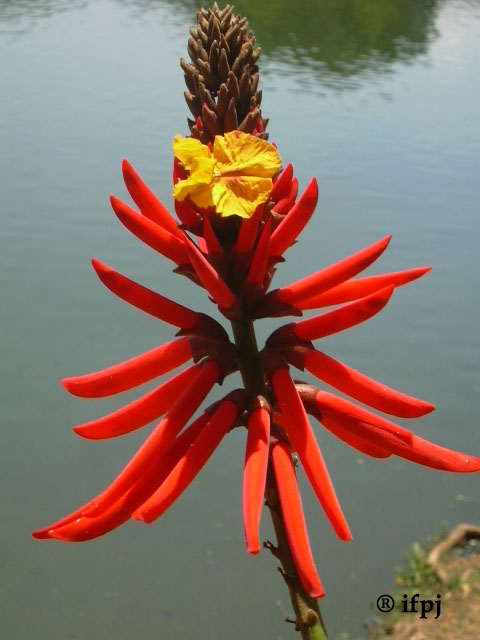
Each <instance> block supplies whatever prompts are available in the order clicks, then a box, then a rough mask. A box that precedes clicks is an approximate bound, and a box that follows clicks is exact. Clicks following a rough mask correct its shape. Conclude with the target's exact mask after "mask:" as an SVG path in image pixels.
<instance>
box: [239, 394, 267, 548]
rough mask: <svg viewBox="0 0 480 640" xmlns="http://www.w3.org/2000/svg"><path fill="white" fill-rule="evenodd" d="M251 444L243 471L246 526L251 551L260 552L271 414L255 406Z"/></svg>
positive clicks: (246, 540)
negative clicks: (261, 518)
mask: <svg viewBox="0 0 480 640" xmlns="http://www.w3.org/2000/svg"><path fill="white" fill-rule="evenodd" d="M247 426H248V434H247V447H246V450H245V466H244V471H243V494H242V495H243V529H244V532H245V542H246V544H247V551H248V553H258V552H259V551H260V540H259V537H258V527H259V525H260V517H261V514H262V506H263V494H264V493H265V482H266V479H267V466H268V443H269V439H270V413H269V411H268V410H267V409H265V408H262V407H258V408H255V409H254V410H253V411H252V412H251V413H250V415H249V416H248V425H247Z"/></svg>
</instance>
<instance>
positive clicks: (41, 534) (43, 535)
mask: <svg viewBox="0 0 480 640" xmlns="http://www.w3.org/2000/svg"><path fill="white" fill-rule="evenodd" d="M94 504H95V498H94V499H93V500H90V502H87V503H86V504H84V505H83V506H82V507H79V508H78V509H76V510H75V511H74V512H73V513H70V514H69V515H68V516H65V517H64V518H62V519H61V520H57V521H56V522H54V523H53V524H51V525H49V526H48V527H44V528H43V529H38V530H37V531H33V532H32V536H33V537H34V538H36V539H37V540H48V538H51V535H50V533H49V532H50V531H52V529H56V528H58V527H62V526H63V525H65V524H69V523H70V522H73V521H74V520H76V519H77V518H80V517H81V516H82V514H83V513H84V511H85V510H86V509H88V508H89V507H91V506H92V505H94Z"/></svg>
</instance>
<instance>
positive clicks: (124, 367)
mask: <svg viewBox="0 0 480 640" xmlns="http://www.w3.org/2000/svg"><path fill="white" fill-rule="evenodd" d="M191 358H192V351H191V348H190V339H189V338H188V337H184V338H179V339H177V340H172V341H171V342H167V343H166V344H162V345H161V346H159V347H155V349H151V350H150V351H146V352H145V353H141V354H140V355H139V356H135V357H134V358H130V360H125V361H124V362H120V363H119V364H115V365H113V366H112V367H108V369H102V370H101V371H96V372H95V373H87V374H86V375H83V376H76V377H71V378H64V379H63V380H62V386H63V388H64V389H65V390H66V391H68V392H69V393H71V394H72V395H74V396H77V397H79V398H104V397H105V396H112V395H114V394H116V393H121V392H122V391H127V390H128V389H133V388H134V387H138V386H139V385H141V384H144V383H145V382H148V381H149V380H153V378H157V377H158V376H161V375H163V374H164V373H168V372H169V371H172V369H176V368H177V367H179V366H180V365H182V364H184V363H185V362H187V360H190V359H191Z"/></svg>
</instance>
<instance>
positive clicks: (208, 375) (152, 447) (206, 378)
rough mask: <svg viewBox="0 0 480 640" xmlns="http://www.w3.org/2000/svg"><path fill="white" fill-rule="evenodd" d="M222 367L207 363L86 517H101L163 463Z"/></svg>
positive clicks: (208, 361) (211, 361) (212, 362)
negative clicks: (151, 469) (148, 473)
mask: <svg viewBox="0 0 480 640" xmlns="http://www.w3.org/2000/svg"><path fill="white" fill-rule="evenodd" d="M220 373H221V371H220V367H219V365H218V364H217V363H216V362H215V361H213V360H207V361H206V362H205V364H204V365H203V366H202V368H201V369H200V371H199V372H198V373H197V375H196V376H195V378H194V379H193V380H192V382H191V383H190V384H189V385H188V386H187V387H186V388H185V389H184V391H183V393H182V394H181V395H180V396H179V397H178V398H177V400H176V401H175V404H174V405H173V407H172V408H171V409H170V411H169V412H168V414H167V416H166V417H165V418H164V419H163V420H162V421H161V422H160V424H158V425H157V426H156V427H155V429H154V430H153V431H152V433H151V434H150V436H149V437H148V438H147V439H146V440H145V442H144V443H143V445H142V446H141V447H140V449H139V450H138V451H137V453H136V454H135V455H134V456H133V458H132V459H131V460H130V462H129V463H128V464H127V466H126V467H125V468H124V469H123V471H121V473H120V474H119V475H118V476H117V478H116V479H115V480H114V481H113V482H112V484H111V485H110V486H109V487H108V489H106V490H105V491H104V492H103V493H102V494H101V495H100V496H99V497H98V498H97V500H96V502H95V505H94V507H92V508H90V509H89V510H88V511H87V512H86V513H85V515H88V516H92V515H98V514H100V513H102V512H103V511H105V510H106V509H108V508H109V507H111V506H112V505H113V504H114V503H115V502H116V501H117V500H118V499H119V498H120V497H121V496H122V495H123V494H124V493H126V492H127V491H128V490H129V489H130V488H131V487H132V486H133V484H134V483H135V482H136V481H137V480H138V479H139V478H140V476H141V475H142V474H143V473H145V471H147V470H148V468H149V467H150V466H151V465H152V464H154V463H155V462H156V461H157V460H159V459H160V458H161V457H162V455H163V453H164V452H165V451H166V449H167V448H168V447H169V446H170V445H171V444H172V442H173V441H174V439H175V437H176V435H177V433H178V432H179V431H180V430H181V429H182V428H183V426H184V425H185V423H186V422H187V421H188V420H189V419H190V418H191V417H192V415H193V414H194V413H195V411H196V410H197V409H198V407H199V406H200V404H201V403H202V402H203V400H204V399H205V397H206V396H207V394H208V392H209V391H210V389H211V388H212V387H213V385H214V384H215V382H216V381H217V380H218V378H219V376H220Z"/></svg>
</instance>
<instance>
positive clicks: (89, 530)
mask: <svg viewBox="0 0 480 640" xmlns="http://www.w3.org/2000/svg"><path fill="white" fill-rule="evenodd" d="M190 32H191V37H190V39H189V42H188V52H189V55H190V59H191V63H187V62H185V60H183V59H181V67H182V69H183V72H184V74H185V81H186V84H187V89H188V90H187V92H186V93H185V99H186V102H187V105H188V107H189V109H190V111H191V114H192V118H188V125H189V129H190V131H189V135H188V136H187V137H183V136H182V135H176V136H175V138H174V141H173V155H174V159H173V171H172V182H173V198H174V206H175V212H176V216H177V218H178V220H179V222H177V219H176V218H175V217H174V216H172V215H171V214H170V213H169V211H168V210H167V209H166V207H165V206H164V205H163V204H162V203H161V202H160V201H159V200H158V198H157V197H156V196H155V195H154V193H153V191H152V190H151V189H150V188H149V187H148V186H147V185H146V184H145V182H143V181H142V179H141V178H140V177H139V176H138V175H137V173H136V172H135V170H134V169H133V168H132V167H131V165H130V164H129V163H128V162H127V161H126V160H124V161H123V164H122V171H123V176H124V180H125V184H126V187H127V190H128V192H129V193H130V195H131V197H132V199H133V201H134V203H135V205H132V207H131V206H129V205H128V204H126V203H125V202H122V201H121V200H119V199H118V198H116V197H115V196H111V204H112V208H113V210H114V212H115V214H116V215H117V217H118V218H119V220H120V222H121V223H122V224H123V225H124V226H125V227H126V228H127V229H128V230H129V231H130V232H131V233H132V234H133V235H135V236H136V237H137V238H138V239H139V240H141V241H142V242H143V243H145V244H146V245H148V246H149V247H151V248H152V249H154V250H155V251H157V252H159V253H160V254H162V255H163V256H165V257H166V258H167V259H168V260H171V261H172V262H173V263H174V264H175V268H174V273H175V274H180V275H183V276H185V277H187V278H188V279H189V280H191V281H192V282H193V283H194V284H196V285H199V286H202V287H203V288H204V289H205V290H206V292H207V294H208V296H209V298H210V300H211V301H213V302H215V303H216V304H217V306H218V308H219V310H220V311H221V313H223V315H224V316H225V317H226V318H227V319H229V320H230V321H231V330H232V332H231V333H232V336H233V338H232V342H231V341H230V338H229V336H228V334H227V332H226V330H225V329H224V328H223V327H222V326H221V324H219V323H218V322H217V321H216V320H214V319H213V318H211V317H210V316H208V315H205V314H203V313H199V312H196V311H194V310H192V309H189V308H187V307H185V306H183V305H181V304H178V303H176V302H174V301H172V300H170V299H169V298H166V297H164V296H163V295H160V294H159V293H156V292H155V291H152V290H150V289H148V288H146V287H144V286H142V285H140V284H138V283H136V282H134V281H133V280H130V279H129V278H127V277H125V276H124V275H122V274H120V273H118V272H117V271H114V270H113V269H111V268H110V267H108V266H107V265H105V264H103V263H101V262H99V261H98V260H92V264H93V267H94V269H95V271H96V273H97V275H98V277H99V278H100V280H101V281H102V282H103V284H104V285H105V286H106V287H107V288H108V289H109V290H110V291H111V292H112V293H113V294H115V295H116V296H117V297H119V298H120V299H122V300H123V301H125V302H127V303H128V304H130V305H132V306H134V307H136V308H137V309H140V310H141V311H143V312H145V313H148V314H149V315H151V316H153V317H154V318H157V319H158V320H161V321H163V322H166V323H167V324H171V325H173V326H174V327H176V329H177V334H176V336H177V339H176V340H173V341H171V342H169V343H167V344H163V345H161V346H159V347H156V348H155V349H151V350H150V351H147V352H146V353H142V354H140V355H138V356H136V357H134V358H130V359H128V360H126V361H124V362H120V363H119V364H116V365H113V366H110V367H107V368H106V369H103V370H101V371H97V372H94V373H90V374H87V375H82V376H77V377H69V378H65V379H64V380H63V381H62V384H63V386H64V388H65V389H66V390H67V391H68V392H70V393H72V394H73V395H76V396H78V397H83V398H101V397H106V396H112V395H115V394H117V393H122V392H124V391H127V390H129V389H132V388H134V387H137V386H139V385H142V384H144V383H146V382H148V381H151V380H153V379H155V378H157V377H158V376H161V375H163V374H165V373H167V372H170V371H174V370H175V369H177V368H178V367H181V365H184V364H185V363H187V362H189V361H190V362H189V364H187V365H186V366H185V367H182V370H181V371H180V372H178V371H177V372H176V374H172V377H170V379H168V380H161V381H160V382H157V383H156V385H155V386H154V388H153V389H149V390H147V391H146V392H145V391H144V392H143V394H142V395H141V397H139V398H138V399H136V400H134V401H129V402H128V403H127V404H126V405H125V406H123V407H121V408H118V409H116V410H114V411H112V412H110V413H109V414H108V415H106V416H103V417H99V418H97V419H94V420H90V421H89V422H87V423H84V424H79V425H76V426H75V427H74V431H75V433H76V434H77V435H79V436H81V437H84V438H87V439H91V440H103V439H106V438H113V437H116V436H122V435H124V434H127V433H130V432H132V431H134V430H136V429H139V428H141V427H143V426H144V425H147V424H148V423H150V422H153V421H158V420H160V422H159V423H158V424H156V426H154V427H153V428H152V430H151V432H150V435H148V437H146V439H145V441H144V443H143V445H142V446H141V447H140V448H139V449H138V450H137V452H136V453H135V454H134V455H133V457H131V459H130V461H129V462H128V464H126V466H125V467H124V468H123V470H121V471H120V473H119V474H118V475H117V476H116V478H114V479H113V482H111V484H110V485H109V486H108V487H107V488H106V489H105V490H104V491H103V492H102V493H101V494H100V495H98V496H96V497H95V498H94V499H93V500H90V501H89V502H87V503H86V504H84V505H83V506H82V507H80V508H79V509H77V510H76V511H74V512H73V513H70V514H69V515H67V516H65V517H64V518H62V519H61V520H58V521H57V522H55V523H54V524H52V525H50V526H48V527H45V528H43V529H40V530H38V531H35V532H34V533H33V535H34V537H36V538H38V539H48V538H56V539H58V540H63V541H67V542H79V541H83V540H90V539H92V538H95V537H98V536H101V535H104V534H106V533H108V532H109V531H112V530H113V529H115V528H116V527H118V526H119V525H121V524H122V523H123V522H125V521H126V520H127V519H129V518H133V519H136V520H142V521H144V522H147V523H149V522H152V521H153V520H155V519H156V518H158V517H159V516H161V515H162V514H163V513H164V512H165V511H166V510H167V509H168V508H169V506H170V505H171V504H172V503H173V502H174V501H175V500H176V499H177V498H178V497H179V496H180V495H181V494H182V493H183V491H184V490H185V489H186V488H187V487H188V486H189V484H190V483H191V482H192V481H193V479H194V478H195V477H196V475H197V474H198V473H199V471H200V470H201V469H202V467H203V466H204V465H205V463H206V462H207V460H208V459H209V458H210V456H211V455H212V454H213V452H214V450H215V449H216V447H217V446H218V445H219V443H220V442H221V440H222V438H223V437H224V436H225V435H226V433H227V432H228V431H229V430H230V429H233V428H234V427H236V426H239V425H242V426H247V438H246V448H245V462H244V473H243V487H242V515H243V526H244V533H245V541H246V547H247V551H248V552H249V553H253V554H255V553H258V551H259V550H260V539H259V525H260V518H261V512H262V501H263V495H265V496H266V499H267V501H268V506H269V507H270V511H271V515H272V518H273V523H274V526H275V531H276V533H277V538H278V547H276V548H275V547H273V545H271V549H272V551H273V552H274V555H276V556H277V557H278V558H279V559H280V561H281V563H282V566H283V568H284V571H285V573H284V574H283V575H284V577H285V578H286V581H287V582H288V586H289V590H290V592H291V598H292V602H295V601H296V602H297V604H298V606H296V605H294V608H295V611H296V613H297V620H296V623H297V630H302V633H303V631H304V630H305V632H307V628H308V632H310V631H311V632H312V634H311V635H312V637H313V635H315V637H316V634H315V632H316V631H320V626H323V625H322V624H321V616H320V614H319V611H318V609H317V608H316V606H315V604H314V602H313V600H312V599H313V598H319V597H322V596H323V594H324V592H323V587H322V585H321V583H320V580H319V578H318V575H317V571H316V568H315V565H314V562H313V558H312V553H311V550H310V545H309V541H308V536H307V531H306V527H305V520H304V516H303V511H302V505H301V499H300V494H299V490H298V486H297V482H296V477H295V469H294V465H293V462H292V452H294V451H296V452H297V453H298V458H299V461H300V463H301V464H302V466H303V468H304V470H305V473H306V475H307V477H308V480H309V482H310V484H311V486H312V489H313V491H314V493H315V495H316V497H317V498H318V500H319V502H320V504H321V505H322V508H323V510H324V511H325V514H326V516H327V518H328V520H329V521H330V523H331V525H332V527H333V529H334V531H335V533H336V535H337V536H338V537H339V538H340V539H341V540H345V541H347V540H350V539H351V534H350V530H349V528H348V525H347V522H346V520H345V517H344V515H343V513H342V510H341V508H340V505H339V503H338V500H337V497H336V495H335V491H334V488H333V486H332V482H331V480H330V477H329V474H328V470H327V467H326V465H325V462H324V459H323V457H322V453H321V451H320V448H319V446H318V444H317V442H316V440H315V436H314V433H313V430H312V427H311V425H310V422H309V419H308V417H307V412H308V413H309V414H311V415H313V416H314V417H315V418H316V419H317V420H318V421H320V422H321V424H322V425H323V426H324V427H325V428H326V429H327V430H329V431H330V432H331V433H332V434H333V435H334V436H336V437H337V438H339V439H341V440H342V441H343V442H345V443H346V444H347V445H348V446H350V447H352V448H353V449H355V450H356V451H359V452H361V453H362V454H364V455H367V456H371V457H373V458H377V459H386V458H388V457H390V456H392V455H395V456H399V457H402V458H404V459H406V460H410V461H412V462H415V463H418V464H422V465H425V466H428V467H432V468H434V469H440V470H444V471H451V472H460V473H468V472H479V471H480V458H476V457H472V456H468V455H467V454H463V453H458V452H456V451H451V450H449V449H446V448H443V447H439V446H437V445H434V444H432V443H430V442H428V441H426V440H422V439H421V438H418V437H417V436H415V435H413V433H412V431H410V430H409V429H405V428H404V427H401V426H398V425H396V424H394V423H393V422H390V421H389V420H386V419H385V418H383V417H381V416H379V415H376V414H375V413H373V412H372V411H370V410H367V409H365V408H362V407H360V406H357V405H356V404H354V403H352V402H350V401H348V400H346V399H344V398H342V397H337V396H335V395H333V394H331V393H328V392H325V391H320V390H318V389H316V388H315V387H313V386H311V385H307V384H304V383H301V382H294V380H293V379H292V378H291V377H290V373H289V364H291V365H293V366H295V367H297V368H298V369H300V370H301V371H304V370H306V371H309V372H310V373H311V374H313V375H315V376H316V377H317V378H319V379H320V380H321V381H322V382H324V383H326V384H327V385H330V386H331V387H334V388H335V389H337V390H339V391H340V392H342V393H343V394H345V395H348V396H350V397H351V398H353V399H355V400H356V401H358V402H360V403H363V404H364V405H367V406H368V407H371V408H372V409H373V410H378V411H382V412H385V413H387V414H391V415H393V416H398V417H401V418H417V417H420V416H422V415H425V414H427V413H429V412H430V411H432V410H433V408H434V407H433V405H431V404H429V403H427V402H424V401H422V400H419V399H417V398H413V397H410V396H407V395H405V394H403V393H400V392H398V391H396V390H394V389H390V388H388V387H386V386H384V385H382V384H381V383H379V382H377V381H375V380H373V379H371V378H368V377H367V376H365V375H363V374H362V373H360V372H358V371H356V370H355V369H352V368H351V367H349V366H347V365H345V364H343V363H342V362H340V361H338V360H335V359H334V358H331V357H330V356H327V355H326V354H325V353H322V352H321V351H317V350H316V349H315V348H314V347H313V344H312V341H314V340H317V339H320V338H324V337H326V336H330V335H333V334H335V333H337V332H340V331H343V330H346V329H349V328H351V327H353V326H355V325H357V324H359V323H361V322H363V321H365V320H368V319H369V318H371V317H373V316H374V315H375V314H376V313H378V312H379V311H380V310H381V309H382V308H383V307H384V306H385V304H386V303H387V302H388V300H389V298H390V296H391V295H392V292H393V289H394V288H396V287H399V286H403V285H406V284H408V283H409V282H412V281H413V280H415V279H417V278H419V277H421V276H422V275H424V274H425V273H427V272H428V271H429V270H430V269H429V268H428V267H423V268H417V269H408V270H406V271H399V272H391V273H385V274H382V275H377V276H370V277H363V278H358V274H360V273H361V272H362V271H363V270H364V269H366V268H367V267H369V266H370V264H372V263H373V261H374V260H376V259H377V258H378V257H379V256H380V255H381V253H382V252H383V251H384V250H385V248H386V247H387V245H388V243H389V241H390V236H387V237H386V238H383V239H382V240H380V241H378V242H376V243H375V244H372V245H370V246H368V247H366V248H364V249H362V250H361V251H358V252H356V253H354V254H353V255H350V256H348V257H346V258H344V259H343V260H340V261H338V262H336V263H335V264H333V265H330V266H327V267H326V268H323V269H321V270H319V271H317V272H316V273H313V274H312V275H310V276H307V277H304V278H302V279H301V280H298V281H296V282H293V283H291V284H289V285H287V286H284V287H282V288H280V289H276V290H274V291H271V292H270V293H267V291H268V289H269V287H270V284H271V282H272V279H273V276H274V273H275V271H276V266H277V265H278V264H279V263H281V262H284V258H283V254H284V252H285V251H286V250H287V249H288V248H289V247H291V246H292V245H293V244H294V243H295V242H296V241H297V238H298V237H299V235H300V233H301V232H302V230H303V229H304V227H305V225H306V224H307V222H308V221H309V219H310V217H311V216H312V214H313V211H314V209H315V206H316V204H317V200H318V185H317V181H316V179H315V178H312V180H311V181H310V183H309V184H308V185H307V187H306V188H305V190H304V192H303V193H302V194H301V195H300V196H299V197H298V198H297V196H298V180H297V178H296V177H294V172H293V168H292V165H291V164H287V165H286V166H284V163H282V160H281V158H280V155H279V153H278V150H277V147H276V145H275V144H269V143H268V142H267V140H268V134H267V133H266V131H265V128H266V126H267V123H268V118H264V117H263V115H262V113H261V110H260V104H261V100H262V92H261V90H259V88H258V82H259V74H258V66H257V60H258V56H259V54H260V50H259V49H258V48H254V42H255V38H254V37H253V34H252V33H251V32H249V31H248V23H247V21H246V18H241V16H238V15H235V14H234V12H233V7H232V6H230V5H227V6H226V7H225V8H224V9H219V7H218V5H217V3H216V2H214V4H213V8H212V9H200V10H199V11H198V12H197V25H196V27H192V28H191V30H190ZM283 166H284V168H283V169H282V167H283ZM187 234H188V235H187ZM331 305H343V306H340V307H338V308H336V309H334V310H330V311H329V312H326V313H323V314H322V315H317V316H316V317H310V318H307V319H302V320H300V321H297V322H293V320H288V321H287V322H291V324H286V325H284V326H281V327H280V328H278V329H277V330H276V331H274V332H273V333H272V334H271V335H270V337H269V338H268V340H267V342H266V346H265V348H264V349H263V350H261V351H260V352H259V350H258V347H257V338H256V335H255V330H254V328H253V320H257V319H259V318H264V317H282V316H286V315H290V316H297V317H298V316H302V315H303V312H304V311H305V310H308V309H319V308H322V307H328V306H331ZM234 371H239V373H240V375H241V378H242V381H243V384H244V387H245V389H240V390H237V391H234V392H232V393H230V394H227V395H226V396H225V397H224V398H223V399H222V400H219V401H216V402H214V404H212V405H210V406H209V407H208V408H207V409H206V410H205V411H203V413H201V415H200V417H199V418H197V419H196V420H193V422H191V419H192V417H193V415H194V414H195V413H196V412H197V411H198V410H199V409H200V406H201V404H202V402H203V401H204V400H205V399H206V397H207V395H208V394H209V392H210V391H211V389H212V388H213V386H214V385H215V384H222V382H223V379H224V378H225V376H227V375H229V374H230V373H232V372H234ZM264 396H265V397H264ZM265 398H268V401H269V402H270V403H271V407H270V405H269V404H268V403H267V400H266V399H265ZM287 544H288V546H289V548H290V551H291V556H292V558H293V562H292V561H291V560H292V558H291V557H290V553H288V549H287V548H286V545H287ZM266 546H270V545H268V544H267V545H266ZM287 574H288V575H287ZM290 574H291V578H290ZM301 585H303V589H302V586H301ZM320 635H322V637H323V635H324V634H323V633H321V634H320ZM325 635H326V634H325Z"/></svg>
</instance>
